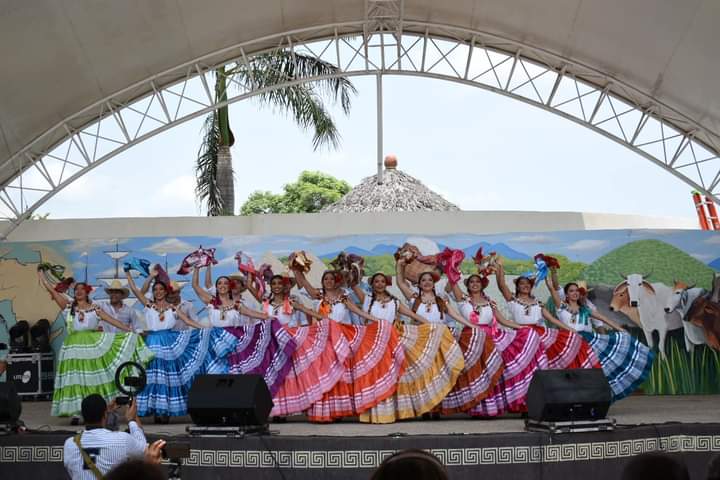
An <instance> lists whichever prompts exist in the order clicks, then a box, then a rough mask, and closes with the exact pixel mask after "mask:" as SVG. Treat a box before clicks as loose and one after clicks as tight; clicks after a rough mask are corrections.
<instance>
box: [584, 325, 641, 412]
mask: <svg viewBox="0 0 720 480" xmlns="http://www.w3.org/2000/svg"><path fill="white" fill-rule="evenodd" d="M580 335H582V337H583V338H584V339H585V340H586V341H587V342H588V343H589V344H590V347H591V348H592V349H593V350H594V351H595V353H596V354H597V356H598V358H599V359H600V365H601V366H602V369H603V373H604V374H605V376H606V377H607V379H608V383H609V384H610V389H611V390H612V394H613V401H617V400H620V399H621V398H625V397H627V396H628V395H630V394H631V393H632V392H633V391H635V390H636V389H637V388H638V387H639V386H640V385H642V384H643V382H645V380H646V379H647V377H648V376H649V375H650V369H651V368H652V363H653V360H655V352H653V351H652V350H650V349H649V348H648V347H647V346H646V345H645V344H644V343H642V342H640V340H638V339H637V338H635V337H633V336H632V335H630V334H629V333H625V332H610V333H609V334H607V335H604V334H599V333H590V332H581V333H580Z"/></svg>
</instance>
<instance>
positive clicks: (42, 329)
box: [30, 318, 50, 353]
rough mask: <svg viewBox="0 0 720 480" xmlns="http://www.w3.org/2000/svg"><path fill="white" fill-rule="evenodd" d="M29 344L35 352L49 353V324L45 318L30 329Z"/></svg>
mask: <svg viewBox="0 0 720 480" xmlns="http://www.w3.org/2000/svg"><path fill="white" fill-rule="evenodd" d="M30 344H31V346H32V349H33V350H34V351H36V352H40V353H47V352H49V351H50V322H48V320H47V318H43V319H40V320H38V321H37V322H36V323H35V325H33V326H32V327H30Z"/></svg>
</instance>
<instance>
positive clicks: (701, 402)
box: [22, 395, 720, 437]
mask: <svg viewBox="0 0 720 480" xmlns="http://www.w3.org/2000/svg"><path fill="white" fill-rule="evenodd" d="M608 416H610V417H613V418H615V419H616V420H617V422H618V424H622V425H641V424H659V423H667V422H679V423H720V396H718V395H693V396H679V395H678V396H643V395H636V396H631V397H628V398H625V399H623V400H621V401H619V402H617V403H616V404H614V405H613V406H612V407H610V412H609V414H608ZM22 420H23V421H24V422H25V424H26V425H27V426H28V428H30V429H32V430H44V431H52V430H68V429H74V428H76V427H71V426H70V419H68V418H57V417H51V416H50V402H23V414H22ZM142 421H143V426H144V427H145V431H146V432H147V433H148V434H157V435H182V434H184V433H185V427H186V426H187V425H188V424H189V423H190V417H178V418H173V419H171V423H170V424H169V425H154V424H153V419H152V418H144V419H142ZM524 426H525V423H524V421H523V420H521V419H520V417H519V416H518V415H512V416H505V417H501V418H497V419H472V418H469V417H468V416H466V415H453V416H449V417H443V418H441V419H440V420H433V421H422V420H407V421H400V422H397V423H392V424H387V425H368V424H364V423H359V422H358V421H357V419H351V418H346V419H343V421H342V422H340V423H333V424H321V425H318V424H312V423H309V422H307V421H306V420H305V417H304V416H296V417H290V418H289V419H288V421H287V423H273V424H271V425H270V429H271V431H272V432H273V433H274V434H277V435H291V436H315V435H322V436H342V437H345V436H386V435H393V434H403V435H428V434H430V435H453V434H466V435H467V434H482V433H512V432H522V431H524Z"/></svg>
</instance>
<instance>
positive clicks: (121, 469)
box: [104, 460, 168, 480]
mask: <svg viewBox="0 0 720 480" xmlns="http://www.w3.org/2000/svg"><path fill="white" fill-rule="evenodd" d="M167 478H168V477H167V475H165V472H164V471H163V469H162V468H161V467H160V466H159V465H155V464H153V463H148V462H146V461H145V460H128V461H127V462H124V463H121V464H120V465H118V466H117V467H115V468H113V469H112V470H110V472H108V474H107V475H105V477H104V479H105V480H167Z"/></svg>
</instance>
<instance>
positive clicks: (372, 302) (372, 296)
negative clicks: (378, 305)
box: [368, 272, 398, 313]
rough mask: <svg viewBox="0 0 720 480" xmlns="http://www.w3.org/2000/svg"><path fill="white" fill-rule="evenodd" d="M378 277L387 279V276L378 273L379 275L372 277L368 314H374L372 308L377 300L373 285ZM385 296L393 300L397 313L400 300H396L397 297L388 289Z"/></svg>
mask: <svg viewBox="0 0 720 480" xmlns="http://www.w3.org/2000/svg"><path fill="white" fill-rule="evenodd" d="M377 276H383V277H385V278H387V276H386V275H385V274H384V273H381V272H378V273H376V274H374V275H373V276H372V277H370V305H369V306H368V313H371V312H372V307H373V304H374V303H375V300H376V298H375V289H374V288H372V284H373V283H374V282H375V277H377ZM385 294H386V295H387V296H388V297H390V298H391V299H392V301H393V303H395V311H396V312H397V302H398V299H397V298H395V296H394V295H393V294H392V293H390V292H388V291H387V288H386V289H385Z"/></svg>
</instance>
